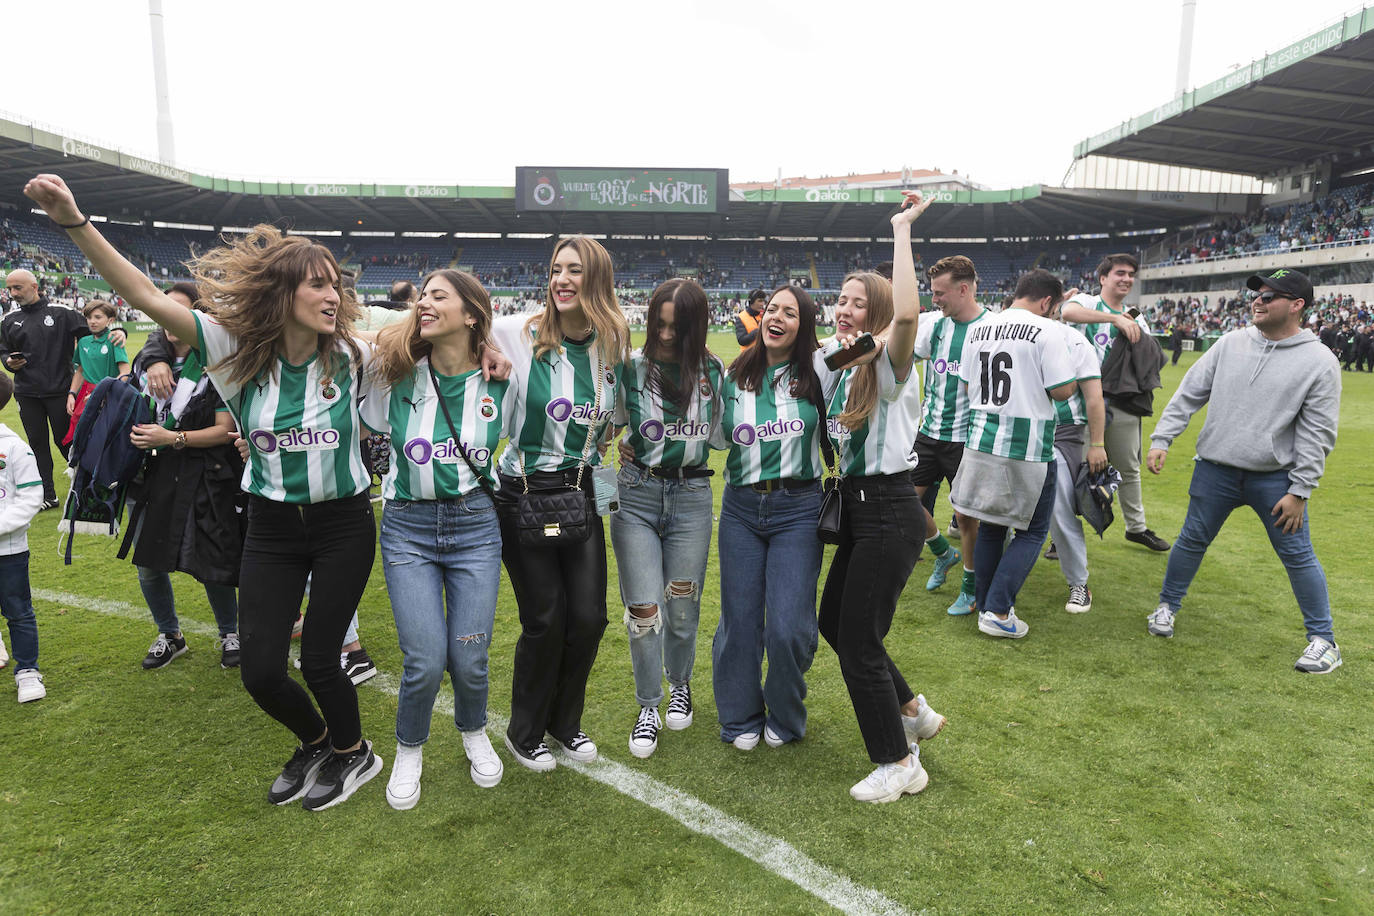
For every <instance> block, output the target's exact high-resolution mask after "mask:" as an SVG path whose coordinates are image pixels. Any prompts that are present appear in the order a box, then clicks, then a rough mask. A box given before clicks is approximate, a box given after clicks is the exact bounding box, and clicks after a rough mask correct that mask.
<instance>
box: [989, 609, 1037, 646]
mask: <svg viewBox="0 0 1374 916" xmlns="http://www.w3.org/2000/svg"><path fill="white" fill-rule="evenodd" d="M978 631H979V632H980V633H986V634H987V635H989V636H1001V637H1003V638H1005V639H1020V638H1021V637H1022V636H1025V635H1026V634H1027V633H1029V632H1030V624H1028V623H1026V622H1025V621H1024V620H1022V619H1021V618H1019V617H1017V616H1016V609H1015V608H1013V609H1012V610H1011V611H1009V612H1008V613H1007V619H1006V620H1002V619H1001V618H999V617H998V616H997V615H996V614H994V613H993V612H992V611H984V612H983V613H981V614H979V615H978Z"/></svg>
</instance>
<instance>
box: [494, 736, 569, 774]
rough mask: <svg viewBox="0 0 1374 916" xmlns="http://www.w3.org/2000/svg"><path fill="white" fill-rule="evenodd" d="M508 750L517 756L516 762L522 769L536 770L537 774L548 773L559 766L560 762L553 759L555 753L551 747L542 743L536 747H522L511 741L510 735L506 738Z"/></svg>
mask: <svg viewBox="0 0 1374 916" xmlns="http://www.w3.org/2000/svg"><path fill="white" fill-rule="evenodd" d="M505 740H506V750H508V751H510V752H511V753H512V754H514V755H515V760H516V762H517V763H519V764H520V765H521V766H522V767H525V768H526V769H530V770H534V771H535V772H536V773H547V772H549V771H550V770H552V769H554V768H555V767H557V766H558V761H557V760H554V759H553V753H552V752H551V751H550V750H549V746H548V745H547V744H545V743H544V742H543V741H540V742H539V743H538V744H536V745H535V746H534V747H529V748H525V747H521V746H520V745H518V744H516V743H515V742H514V741H512V740H511V739H510V735H506V736H505Z"/></svg>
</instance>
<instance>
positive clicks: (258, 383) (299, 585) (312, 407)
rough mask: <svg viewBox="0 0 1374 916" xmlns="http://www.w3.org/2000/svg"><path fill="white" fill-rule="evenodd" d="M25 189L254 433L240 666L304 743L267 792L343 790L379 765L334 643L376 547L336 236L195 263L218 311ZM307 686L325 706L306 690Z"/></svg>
mask: <svg viewBox="0 0 1374 916" xmlns="http://www.w3.org/2000/svg"><path fill="white" fill-rule="evenodd" d="M24 193H25V194H27V195H28V196H29V197H30V198H32V199H33V200H34V201H36V202H37V203H38V205H39V206H41V207H42V208H43V209H44V210H45V211H46V212H47V214H48V216H49V217H51V218H52V219H53V220H54V221H55V222H57V223H58V224H59V225H61V226H62V227H63V228H64V229H66V230H67V232H68V234H69V235H70V236H71V238H72V240H73V241H74V242H76V244H77V245H79V246H80V247H81V250H82V251H83V252H84V253H85V255H86V257H87V258H89V259H90V261H91V263H92V264H93V265H95V268H96V270H98V271H99V272H100V274H101V276H103V277H104V278H105V280H106V281H108V282H109V284H110V285H111V286H112V287H113V288H114V289H115V291H116V292H118V293H119V294H120V295H121V296H123V297H124V298H125V299H126V300H127V301H128V303H129V304H130V305H132V306H133V307H134V308H137V309H139V310H141V311H143V312H144V313H145V314H147V315H148V316H149V317H150V318H152V319H153V320H154V321H156V322H157V323H158V324H160V325H162V326H163V327H164V328H166V329H167V330H168V331H170V332H171V333H172V334H174V335H175V336H176V337H178V338H179V339H181V340H189V341H195V344H194V345H193V346H194V348H195V349H196V351H197V352H198V353H199V354H200V358H201V360H202V362H203V363H204V365H205V366H206V371H207V372H208V373H209V375H210V380H211V382H212V383H213V384H214V386H215V388H216V389H217V390H218V391H219V393H220V396H221V397H222V398H224V402H225V404H226V405H227V406H228V407H229V409H230V410H231V411H232V412H233V414H234V418H235V419H236V420H237V421H238V423H239V430H240V432H241V433H242V434H243V435H244V436H245V437H246V438H247V439H248V442H249V448H250V460H249V463H248V469H247V470H246V471H245V474H244V489H245V490H247V491H248V493H249V504H248V533H247V538H246V540H245V542H244V548H243V561H242V565H241V567H240V571H239V636H240V643H241V649H242V653H241V665H240V672H241V675H242V678H243V683H244V686H245V687H247V689H248V692H249V693H250V694H251V695H252V697H253V699H254V700H255V701H257V703H258V705H259V706H261V707H262V708H263V710H264V711H266V712H267V713H268V715H270V716H272V717H273V718H274V719H276V720H277V721H278V722H281V723H282V724H283V725H285V726H286V727H287V728H289V729H290V730H291V731H292V732H293V733H294V734H295V736H296V737H297V739H299V741H300V746H299V747H298V748H297V749H296V751H295V753H294V754H293V755H292V757H291V759H290V760H289V761H288V762H287V764H286V766H285V768H284V769H283V770H282V773H281V776H280V777H278V778H277V780H276V781H275V782H274V783H273V784H272V787H271V789H270V790H269V791H268V800H269V801H271V802H272V803H273V804H277V805H284V804H286V803H288V802H291V801H294V800H296V799H298V798H303V799H304V801H303V805H304V807H305V808H307V809H308V810H321V809H324V808H328V807H332V806H333V805H336V804H338V803H339V802H342V801H344V800H345V799H347V798H348V797H349V796H350V795H352V794H353V792H354V791H355V790H356V789H357V788H358V786H360V785H362V784H363V783H364V782H366V781H367V780H369V779H371V778H372V777H373V776H375V775H376V774H377V773H378V772H379V771H380V770H381V768H382V761H381V759H380V758H379V757H377V756H376V755H375V754H374V753H373V752H372V744H371V742H369V741H365V740H363V738H362V725H361V722H360V721H359V717H358V695H357V692H356V689H355V688H354V686H353V682H352V681H350V680H349V679H348V676H347V675H345V674H344V672H343V670H342V669H341V668H340V667H339V656H338V652H339V645H340V644H341V643H342V641H343V635H344V630H345V628H346V627H347V626H348V621H349V618H350V617H351V616H352V614H353V610H354V608H356V607H357V606H358V599H359V598H360V597H361V596H362V593H363V588H364V586H365V585H366V584H367V577H368V574H369V573H370V572H371V570H372V560H373V557H374V555H375V553H376V526H375V524H374V522H373V517H372V507H371V505H370V504H369V502H368V497H367V490H368V486H369V484H370V482H371V481H370V478H369V476H368V473H367V470H366V469H365V468H364V467H363V464H362V455H361V454H360V452H359V449H358V438H359V429H360V426H359V422H358V406H357V399H358V398H357V392H356V391H355V386H356V380H357V379H358V378H359V377H360V375H361V369H362V363H363V361H364V359H365V358H366V355H367V353H368V345H367V344H359V343H358V342H356V341H355V340H354V339H353V337H352V336H351V334H350V329H351V326H352V321H353V318H354V316H355V315H356V313H357V309H358V306H357V303H356V301H355V300H354V298H353V296H352V294H351V291H350V292H348V293H345V292H344V291H342V290H341V288H340V285H339V267H338V264H337V263H336V262H335V260H334V256H333V255H332V254H331V253H330V251H329V249H328V248H325V247H324V246H322V245H318V244H315V243H313V242H311V241H309V240H308V239H305V238H304V237H301V236H284V235H282V234H281V233H280V232H279V231H278V230H276V229H275V228H273V227H271V226H258V227H257V228H256V229H255V230H254V231H253V232H251V233H249V234H248V235H247V236H246V237H244V238H242V239H240V240H238V241H236V242H234V243H233V244H231V245H229V246H226V247H223V248H217V249H214V250H212V251H210V252H209V253H207V254H206V255H204V256H203V257H201V258H199V259H198V260H197V261H196V262H195V264H194V265H193V275H194V276H195V278H196V281H197V283H198V285H199V289H200V293H201V296H202V300H203V301H208V302H209V303H210V305H211V308H212V311H213V314H214V316H215V317H210V316H208V315H205V314H202V313H200V312H195V311H191V310H188V309H187V308H186V307H185V306H183V305H181V304H179V303H177V302H176V301H175V300H173V299H170V298H168V297H167V296H166V295H164V294H163V293H162V292H161V291H160V290H159V289H158V288H157V287H156V286H154V285H153V283H152V281H151V280H149V279H148V278H147V277H146V276H145V275H144V274H143V273H142V271H140V270H139V269H138V268H136V267H134V266H133V265H132V264H130V263H129V262H128V261H126V260H125V259H124V258H123V257H122V256H121V255H120V254H119V252H117V251H116V250H115V249H114V248H113V247H112V246H111V245H110V243H109V242H107V241H106V240H105V239H104V238H103V237H102V236H101V235H100V233H98V232H97V231H96V230H95V227H94V226H92V225H91V221H90V218H89V217H84V218H83V217H82V215H81V212H80V210H79V209H78V208H77V205H76V201H75V199H73V197H72V194H71V191H69V190H68V189H67V186H66V184H65V183H64V182H63V181H62V179H61V178H58V177H57V176H56V175H39V176H38V177H36V178H34V179H33V180H32V181H30V182H29V183H28V185H27V186H26V187H25V188H24ZM312 572H313V574H314V583H315V585H314V588H313V589H311V593H310V607H309V613H308V614H307V615H306V623H305V629H304V632H303V633H302V634H301V672H302V673H303V674H304V676H305V681H306V684H307V685H308V686H309V688H310V693H309V694H308V693H306V691H305V690H304V689H302V688H301V686H300V685H299V684H297V683H296V682H295V681H293V680H292V679H291V678H290V677H288V676H287V673H286V658H287V646H288V645H289V643H290V641H291V625H292V623H293V622H294V621H295V619H296V612H297V610H298V609H299V607H300V603H301V597H302V595H303V593H304V591H305V580H306V577H307V576H308V575H310V574H311V573H312ZM311 694H313V695H314V698H315V701H316V702H318V703H319V710H318V711H317V710H316V708H315V704H314V703H312V702H311Z"/></svg>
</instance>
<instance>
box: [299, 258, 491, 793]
mask: <svg viewBox="0 0 1374 916" xmlns="http://www.w3.org/2000/svg"><path fill="white" fill-rule="evenodd" d="M421 289H422V290H423V293H422V295H421V297H420V301H419V303H418V304H417V305H416V306H415V307H414V308H412V309H411V310H410V311H409V313H408V314H407V315H406V317H405V318H404V319H403V320H402V321H401V322H399V323H396V324H392V325H389V326H387V327H385V328H383V329H382V330H381V331H380V332H378V334H377V354H376V357H375V358H374V359H373V363H372V373H371V375H372V377H371V382H372V385H371V389H370V391H369V394H368V396H367V399H366V400H364V401H363V406H362V418H363V423H364V424H365V425H366V426H367V427H368V428H369V429H371V430H373V431H375V432H383V433H387V434H389V435H390V436H391V470H390V471H388V472H387V475H386V478H385V479H384V480H383V481H382V495H383V496H384V497H385V498H386V508H385V511H384V512H383V514H382V568H383V569H384V570H385V571H386V587H387V591H388V592H389V593H390V595H391V611H392V613H393V614H394V615H395V617H396V635H397V637H398V638H399V640H400V644H401V651H402V653H404V655H405V671H404V674H403V675H402V677H401V693H400V699H399V702H398V704H397V707H396V760H395V763H393V764H392V768H391V779H390V781H389V782H388V783H387V787H386V800H387V802H388V803H389V804H390V805H391V807H393V808H396V809H397V810H404V809H407V808H413V807H414V806H415V803H416V802H418V801H419V800H420V774H421V771H422V768H423V767H422V762H423V757H422V753H423V748H424V745H425V742H426V741H427V740H428V739H429V724H430V718H431V715H432V713H433V712H434V698H435V696H436V695H437V694H438V693H439V685H440V684H441V683H442V682H443V678H444V672H445V671H447V672H448V674H449V677H450V678H451V679H452V681H453V721H454V724H455V725H457V726H458V731H459V732H460V733H461V734H462V736H463V752H464V753H465V754H466V755H467V758H468V761H469V763H470V767H469V773H470V775H471V776H472V781H473V782H475V783H477V785H479V786H483V787H491V786H494V785H496V784H497V783H499V782H500V781H501V774H502V769H503V768H502V765H501V758H500V757H498V756H497V755H496V752H495V751H494V750H492V746H491V741H490V740H489V739H488V738H487V732H486V725H487V651H488V649H489V647H490V646H491V629H492V623H493V621H494V620H495V618H496V592H497V587H498V586H499V584H500V580H501V526H500V524H499V523H498V522H497V520H496V506H495V504H494V503H493V502H492V498H493V496H494V495H495V493H494V489H493V488H494V485H495V479H494V476H493V473H492V467H493V462H492V456H493V455H494V454H495V453H496V446H497V444H498V443H499V442H500V441H501V439H502V438H503V437H505V436H507V435H509V432H510V429H509V423H510V417H511V415H512V413H513V412H514V405H515V398H516V388H515V386H514V385H513V384H512V383H511V382H510V381H487V380H484V379H483V378H482V372H481V370H480V368H479V361H480V354H481V351H482V346H483V344H484V343H485V342H486V340H487V336H488V335H489V334H490V333H491V299H490V298H489V297H488V295H487V291H486V290H485V289H483V288H482V284H480V283H478V282H477V278H476V277H474V276H472V275H471V274H467V273H463V272H461V271H457V270H438V271H435V272H434V273H432V274H430V275H429V276H428V277H426V278H425V281H424V284H423V285H422V287H421ZM307 619H308V618H307Z"/></svg>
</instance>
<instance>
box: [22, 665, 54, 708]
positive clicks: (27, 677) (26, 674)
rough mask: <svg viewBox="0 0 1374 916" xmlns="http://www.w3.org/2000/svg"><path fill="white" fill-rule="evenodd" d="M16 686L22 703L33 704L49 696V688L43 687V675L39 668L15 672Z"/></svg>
mask: <svg viewBox="0 0 1374 916" xmlns="http://www.w3.org/2000/svg"><path fill="white" fill-rule="evenodd" d="M14 686H15V687H16V688H17V690H18V693H19V702H21V703H32V702H33V701H34V700H41V699H43V698H44V697H45V696H47V695H48V688H46V687H44V686H43V675H41V674H39V673H38V669H37V668H21V669H20V670H18V671H16V672H14Z"/></svg>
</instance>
